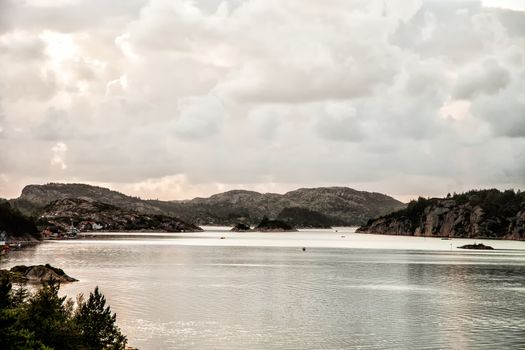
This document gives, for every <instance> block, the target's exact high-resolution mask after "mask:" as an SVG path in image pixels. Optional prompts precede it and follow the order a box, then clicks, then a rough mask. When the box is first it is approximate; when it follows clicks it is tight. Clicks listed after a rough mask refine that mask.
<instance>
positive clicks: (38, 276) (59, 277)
mask: <svg viewBox="0 0 525 350" xmlns="http://www.w3.org/2000/svg"><path fill="white" fill-rule="evenodd" d="M0 274H1V275H3V276H7V277H8V278H9V279H10V280H11V281H12V282H15V283H41V282H44V281H49V280H55V281H58V282H60V283H68V282H76V281H78V280H77V279H75V278H73V277H71V276H68V275H67V274H66V273H65V272H64V271H63V270H62V269H59V268H56V267H53V266H51V265H49V264H46V265H32V266H25V265H18V266H15V267H12V268H11V270H0Z"/></svg>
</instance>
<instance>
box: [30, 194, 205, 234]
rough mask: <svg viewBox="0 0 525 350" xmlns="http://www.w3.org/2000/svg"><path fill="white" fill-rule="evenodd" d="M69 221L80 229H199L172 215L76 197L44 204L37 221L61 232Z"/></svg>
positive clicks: (67, 227)
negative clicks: (140, 211)
mask: <svg viewBox="0 0 525 350" xmlns="http://www.w3.org/2000/svg"><path fill="white" fill-rule="evenodd" d="M72 223H73V225H74V226H75V227H76V228H77V229H79V230H80V231H92V230H107V231H137V230H147V231H167V232H191V231H202V230H201V229H200V228H199V227H197V226H195V225H192V224H188V223H186V222H184V221H182V220H180V219H177V218H174V217H170V216H165V215H159V214H149V215H148V214H139V213H137V212H134V211H129V210H124V209H121V208H119V207H116V206H114V205H111V204H106V203H101V202H96V201H87V200H85V199H80V198H65V199H59V200H56V201H54V202H52V203H51V204H48V205H47V206H46V207H45V208H44V209H43V210H42V212H41V214H40V217H39V218H38V221H37V224H38V226H39V227H40V228H41V229H45V228H51V227H52V228H57V229H58V230H59V231H62V232H66V231H68V230H69V228H70V226H71V224H72Z"/></svg>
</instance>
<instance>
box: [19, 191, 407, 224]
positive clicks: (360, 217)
mask: <svg viewBox="0 0 525 350" xmlns="http://www.w3.org/2000/svg"><path fill="white" fill-rule="evenodd" d="M65 198H79V199H84V200H88V201H97V202H103V203H109V204H112V205H115V206H118V207H120V208H123V209H126V210H132V211H136V212H138V213H142V214H163V215H172V216H176V217H180V218H182V219H183V220H185V221H188V222H194V223H197V224H199V225H206V224H218V225H233V224H235V223H237V222H244V223H247V224H251V225H257V224H258V223H259V222H260V221H261V220H262V218H263V217H265V216H267V217H270V218H276V217H277V216H278V215H279V213H280V212H281V211H282V210H283V209H284V208H291V207H295V208H304V209H308V210H311V211H315V212H318V213H321V214H323V215H325V216H326V217H327V218H328V220H329V224H330V225H359V224H364V223H365V222H366V220H368V219H369V218H371V217H375V216H378V215H383V214H387V213H389V212H392V211H394V210H397V209H400V208H402V207H404V204H403V203H401V202H399V201H397V200H395V199H394V198H392V197H389V196H386V195H384V194H380V193H371V192H364V191H357V190H354V189H351V188H346V187H321V188H303V189H298V190H295V191H291V192H288V193H285V194H282V195H281V194H276V193H258V192H253V191H244V190H234V191H228V192H224V193H219V194H216V195H213V196H211V197H209V198H195V199H192V200H186V201H159V200H141V199H140V198H136V197H130V196H126V195H124V194H122V193H119V192H115V191H111V190H109V189H106V188H101V187H96V186H89V185H84V184H47V185H29V186H26V187H25V188H24V190H23V191H22V195H21V196H20V197H19V198H17V199H15V200H12V204H13V205H14V206H15V207H18V208H20V209H21V210H26V211H27V212H28V213H31V214H35V213H38V212H39V210H41V208H42V207H43V206H45V205H47V204H49V203H50V202H52V201H55V200H58V199H65ZM298 224H299V225H300V224H301V223H298Z"/></svg>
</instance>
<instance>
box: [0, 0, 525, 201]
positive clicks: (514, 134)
mask: <svg viewBox="0 0 525 350" xmlns="http://www.w3.org/2000/svg"><path fill="white" fill-rule="evenodd" d="M47 182H82V183H89V184H93V185H99V186H105V187H110V188H112V189H115V190H119V191H121V192H124V193H126V194H130V195H137V196H141V197H143V198H159V199H187V198H193V197H196V196H209V195H211V194H214V193H218V192H222V191H226V190H230V189H239V188H242V189H249V190H256V191H260V192H278V193H283V192H286V191H289V190H293V189H296V188H299V187H318V186H334V185H338V186H349V187H352V188H355V189H358V190H367V191H374V192H380V193H386V194H389V195H392V196H394V197H396V198H398V199H400V200H403V201H407V200H409V199H411V198H415V197H417V196H419V195H421V196H443V195H446V194H447V193H448V192H462V191H466V190H469V189H473V188H493V187H495V188H500V189H506V188H514V189H521V190H524V189H525V1H523V0H515V1H512V0H508V1H504V0H501V1H500V0H490V1H482V2H481V1H459V0H450V1H447V0H439V1H425V0H377V1H376V0H324V1H317V0H287V1H282V0H279V1H278V0H230V1H226V0H222V1H221V0H196V1H189V0H170V1H168V0H149V1H148V0H112V1H102V0H100V1H96V0H0V197H5V198H13V197H17V196H18V195H19V194H20V191H21V189H22V188H23V187H24V186H25V185H27V184H43V183H47Z"/></svg>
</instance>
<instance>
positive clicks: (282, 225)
mask: <svg viewBox="0 0 525 350" xmlns="http://www.w3.org/2000/svg"><path fill="white" fill-rule="evenodd" d="M253 230H254V231H260V232H294V231H297V230H296V229H295V228H293V227H292V226H290V225H288V224H287V223H286V222H283V221H280V220H269V219H268V218H263V219H262V221H261V223H260V224H259V225H257V227H255V228H254V229H253Z"/></svg>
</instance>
